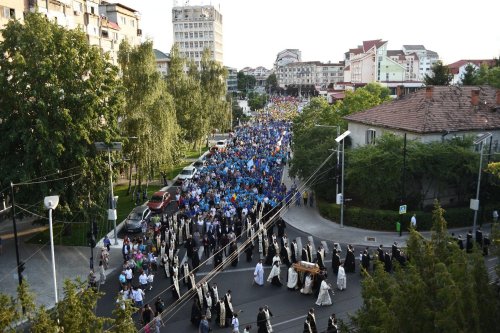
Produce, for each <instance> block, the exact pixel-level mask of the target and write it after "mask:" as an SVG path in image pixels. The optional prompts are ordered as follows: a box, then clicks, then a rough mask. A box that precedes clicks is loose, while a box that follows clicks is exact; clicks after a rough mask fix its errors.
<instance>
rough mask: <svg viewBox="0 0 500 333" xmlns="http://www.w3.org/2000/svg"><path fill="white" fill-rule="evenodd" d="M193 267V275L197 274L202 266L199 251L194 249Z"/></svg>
mask: <svg viewBox="0 0 500 333" xmlns="http://www.w3.org/2000/svg"><path fill="white" fill-rule="evenodd" d="M191 265H192V267H193V273H194V272H196V271H197V270H198V269H199V267H198V266H200V256H199V255H198V249H197V248H194V249H193V255H192V257H191Z"/></svg>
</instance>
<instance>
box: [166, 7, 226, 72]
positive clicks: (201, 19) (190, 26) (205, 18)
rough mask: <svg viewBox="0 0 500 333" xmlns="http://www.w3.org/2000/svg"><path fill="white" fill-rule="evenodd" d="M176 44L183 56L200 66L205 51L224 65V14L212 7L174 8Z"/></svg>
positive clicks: (173, 18) (173, 21)
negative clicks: (208, 51)
mask: <svg viewBox="0 0 500 333" xmlns="http://www.w3.org/2000/svg"><path fill="white" fill-rule="evenodd" d="M172 24H173V33H174V43H175V44H177V45H178V47H179V52H180V54H181V56H183V57H184V58H186V59H190V60H193V61H194V62H195V63H196V65H198V67H199V66H200V61H201V57H202V54H203V50H204V49H206V48H208V49H209V50H210V53H211V58H212V59H213V60H215V61H217V62H219V63H220V64H221V65H222V64H223V55H224V52H223V43H222V36H223V33H222V14H221V13H220V12H219V11H218V10H217V9H216V8H215V7H214V6H212V5H205V6H174V7H173V8H172Z"/></svg>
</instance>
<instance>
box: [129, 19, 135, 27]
mask: <svg viewBox="0 0 500 333" xmlns="http://www.w3.org/2000/svg"><path fill="white" fill-rule="evenodd" d="M130 25H131V26H133V27H135V21H134V19H130Z"/></svg>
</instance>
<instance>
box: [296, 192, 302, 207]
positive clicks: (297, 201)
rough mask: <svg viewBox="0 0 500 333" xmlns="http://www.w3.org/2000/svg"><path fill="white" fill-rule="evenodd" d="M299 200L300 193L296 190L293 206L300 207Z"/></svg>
mask: <svg viewBox="0 0 500 333" xmlns="http://www.w3.org/2000/svg"><path fill="white" fill-rule="evenodd" d="M300 199H301V196H300V192H299V191H298V190H297V191H296V192H295V206H297V207H300Z"/></svg>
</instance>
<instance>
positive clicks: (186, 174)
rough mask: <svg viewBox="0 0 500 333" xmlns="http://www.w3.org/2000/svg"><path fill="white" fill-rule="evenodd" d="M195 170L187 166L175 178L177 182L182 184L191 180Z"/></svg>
mask: <svg viewBox="0 0 500 333" xmlns="http://www.w3.org/2000/svg"><path fill="white" fill-rule="evenodd" d="M197 171H198V170H196V168H195V167H194V166H187V167H185V168H184V169H182V171H181V173H179V176H178V177H177V180H178V181H179V182H183V181H185V180H186V179H193V177H194V175H196V172H197Z"/></svg>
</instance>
